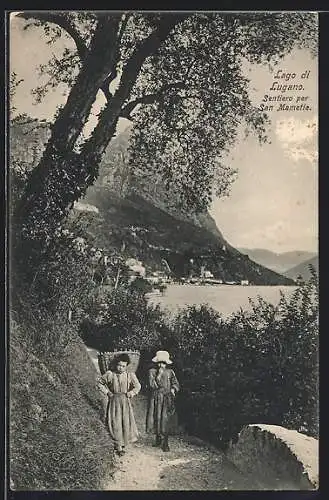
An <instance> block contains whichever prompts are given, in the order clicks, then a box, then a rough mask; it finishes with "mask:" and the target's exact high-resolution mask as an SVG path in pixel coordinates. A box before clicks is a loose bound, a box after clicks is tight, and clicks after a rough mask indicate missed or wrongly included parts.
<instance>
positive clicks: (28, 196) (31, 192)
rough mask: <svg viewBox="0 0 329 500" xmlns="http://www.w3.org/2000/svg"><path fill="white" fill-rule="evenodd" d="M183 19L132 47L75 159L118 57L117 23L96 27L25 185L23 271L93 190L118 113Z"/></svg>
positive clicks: (19, 218) (20, 214)
mask: <svg viewBox="0 0 329 500" xmlns="http://www.w3.org/2000/svg"><path fill="white" fill-rule="evenodd" d="M182 17H183V15H178V16H177V17H176V16H175V17H173V18H166V19H165V20H164V21H163V23H162V24H161V25H160V26H159V27H158V29H157V30H156V31H154V32H153V33H152V34H151V35H150V36H149V37H147V38H146V39H145V40H144V41H143V42H142V43H141V44H140V45H139V46H137V47H136V49H135V51H134V53H133V54H132V56H131V58H130V59H129V60H128V62H127V63H126V65H125V67H124V68H123V72H122V77H121V83H120V86H119V88H118V90H117V91H116V93H115V95H114V96H112V97H111V98H110V99H109V100H108V102H107V105H106V107H105V109H104V110H103V111H102V113H101V114H100V117H99V121H98V124H97V126H96V128H95V130H94V131H93V133H92V135H91V136H90V137H89V139H88V140H87V141H86V142H85V143H84V145H83V147H82V149H81V151H80V153H76V152H75V151H74V146H75V143H76V140H77V138H78V137H79V135H80V133H81V131H82V129H83V127H84V125H85V123H86V121H87V119H88V116H89V114H90V110H91V107H92V105H93V103H94V101H95V98H96V94H97V92H98V90H99V89H100V88H101V87H102V84H103V82H104V80H106V79H107V78H108V75H109V74H110V73H111V72H114V70H115V68H114V65H115V63H116V60H115V59H116V56H117V53H118V46H117V33H118V28H119V22H120V18H117V19H116V18H114V19H113V17H110V18H109V19H107V16H104V18H102V19H101V21H99V24H98V27H97V30H96V32H95V35H94V37H93V40H92V42H91V45H90V48H89V52H88V55H87V57H86V59H85V60H84V61H83V67H82V69H81V71H80V74H79V76H78V78H77V80H76V83H75V85H74V87H73V88H72V90H71V93H70V95H69V97H68V100H67V103H66V105H65V106H64V108H63V109H62V111H61V112H60V114H59V116H58V118H57V120H56V122H55V124H54V125H53V127H52V133H51V137H50V140H49V142H48V144H47V147H46V149H45V152H44V155H43V157H42V159H41V161H40V163H39V165H38V166H37V167H36V168H35V169H34V171H33V173H32V175H31V177H30V179H29V182H28V185H27V187H26V190H25V193H24V195H23V197H22V200H21V203H20V204H19V207H18V210H17V212H16V216H15V218H14V219H15V223H16V225H17V227H18V228H19V231H20V242H19V245H18V246H19V247H20V250H21V251H20V255H21V259H20V260H21V261H22V262H24V261H25V265H32V262H33V261H35V260H37V256H38V254H39V255H41V254H42V252H43V250H44V249H45V248H47V245H48V243H49V242H50V241H51V239H52V237H53V234H54V231H55V229H56V228H57V227H58V226H59V225H60V223H61V222H62V221H63V219H64V218H65V216H66V215H67V213H68V211H69V209H70V208H71V207H72V206H73V203H74V201H76V200H78V199H79V198H80V197H81V196H82V195H83V194H84V193H85V191H86V190H87V188H88V187H89V186H90V185H92V184H93V182H94V180H95V179H96V177H97V175H98V166H99V163H100V161H101V158H102V155H103V153H104V151H105V149H106V147H107V145H108V144H109V142H110V140H111V138H112V137H113V135H114V133H115V130H116V126H117V122H118V119H119V117H120V114H121V112H122V108H123V106H124V104H125V103H126V102H127V100H128V99H129V95H130V92H131V90H132V88H133V86H134V84H135V82H136V79H137V77H138V74H139V71H140V69H141V67H142V64H143V62H144V61H145V59H146V58H147V57H148V56H150V55H151V54H153V53H154V52H155V51H156V50H157V48H158V47H159V46H160V45H161V43H162V42H163V41H164V40H165V39H166V37H167V36H168V33H169V32H170V31H171V29H172V28H173V27H174V26H175V25H176V24H177V23H178V22H179V21H181V19H182ZM32 267H33V266H32Z"/></svg>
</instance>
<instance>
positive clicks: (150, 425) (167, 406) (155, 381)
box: [146, 368, 179, 436]
mask: <svg viewBox="0 0 329 500" xmlns="http://www.w3.org/2000/svg"><path fill="white" fill-rule="evenodd" d="M149 389H150V397H149V401H148V409H147V416H146V432H153V433H155V434H157V435H163V436H165V435H168V434H169V433H170V432H171V431H172V428H171V427H172V425H171V422H172V421H173V417H174V415H175V398H174V396H173V395H172V393H171V389H174V390H175V393H177V392H178V391H179V383H178V380H177V377H176V375H175V372H174V370H172V369H171V368H165V369H164V371H163V372H162V373H161V375H160V376H158V375H157V370H156V369H155V368H151V370H149Z"/></svg>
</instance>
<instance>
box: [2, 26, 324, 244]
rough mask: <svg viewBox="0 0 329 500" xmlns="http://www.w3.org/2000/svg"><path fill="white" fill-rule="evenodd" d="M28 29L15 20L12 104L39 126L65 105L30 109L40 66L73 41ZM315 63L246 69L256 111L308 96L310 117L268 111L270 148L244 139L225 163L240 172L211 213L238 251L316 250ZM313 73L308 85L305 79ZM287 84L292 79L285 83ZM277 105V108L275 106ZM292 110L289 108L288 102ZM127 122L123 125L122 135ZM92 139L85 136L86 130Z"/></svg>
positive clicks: (52, 99)
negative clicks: (51, 39) (267, 100)
mask: <svg viewBox="0 0 329 500" xmlns="http://www.w3.org/2000/svg"><path fill="white" fill-rule="evenodd" d="M24 25H25V22H24V21H23V20H21V19H18V18H13V19H12V21H11V27H10V71H15V72H16V73H17V76H18V78H22V79H23V80H24V81H23V82H22V83H21V85H20V86H19V87H18V89H17V96H16V99H15V105H16V106H17V108H18V110H19V111H20V112H21V113H23V112H24V113H27V114H28V115H30V116H32V117H35V118H39V119H42V118H44V119H51V118H52V117H53V115H54V112H55V110H56V107H57V106H58V105H60V104H63V103H65V101H66V97H65V96H63V95H62V93H61V91H60V90H56V91H54V92H50V93H48V95H47V96H46V97H45V99H44V100H43V101H42V103H41V104H39V105H35V104H33V97H32V95H31V89H32V88H35V87H37V86H38V85H40V77H39V74H38V66H39V65H40V64H44V63H46V62H47V61H48V60H49V57H50V55H51V54H52V52H55V53H58V51H59V50H61V48H62V47H63V46H64V45H65V46H68V45H69V44H70V43H71V42H70V40H69V39H65V40H62V41H59V42H57V43H56V44H55V45H47V44H46V42H45V39H44V38H43V37H42V31H41V30H40V29H36V28H33V29H29V30H25V31H24V30H23V29H22V28H23V26H24ZM317 64H318V62H317V59H311V56H310V55H309V54H308V52H307V51H301V50H299V51H297V50H295V51H294V52H292V53H291V54H290V55H289V56H286V57H285V58H284V59H282V61H281V62H280V65H279V66H276V67H275V68H274V71H272V72H271V70H270V69H269V68H268V67H267V66H260V65H246V66H245V68H244V70H245V72H246V74H247V76H248V78H250V80H251V85H250V87H251V93H250V95H251V98H252V102H253V104H254V105H255V106H259V105H260V104H261V102H262V99H263V96H264V95H265V94H267V95H271V96H275V95H285V96H288V95H289V96H290V95H293V96H297V95H299V96H305V97H307V101H305V103H306V104H308V105H309V107H310V110H309V111H279V112H278V111H275V109H276V108H277V104H276V103H274V110H273V111H268V115H269V117H270V119H271V124H270V126H269V128H268V136H269V139H270V143H269V144H265V145H259V143H258V140H257V138H255V137H254V136H252V135H249V136H248V137H247V138H244V137H243V136H241V137H240V136H239V139H238V141H237V142H236V144H235V146H234V148H233V149H232V150H231V151H230V153H229V154H228V156H227V157H226V158H224V163H226V164H227V165H230V166H231V167H233V168H234V169H237V170H238V176H237V180H236V181H235V182H234V184H233V185H232V187H231V191H230V196H228V197H225V198H221V199H215V200H214V202H213V204H212V207H211V210H210V213H211V215H212V216H213V218H214V219H215V221H216V224H217V226H218V228H219V229H220V231H221V232H222V234H223V236H224V237H225V238H226V240H227V241H229V243H230V244H231V245H233V246H235V247H238V248H241V247H244V248H264V249H268V250H272V251H274V252H277V253H281V252H286V251H293V250H303V251H310V252H317V248H318V233H317V229H318V164H317V137H318V120H317V116H318V95H317V93H318V76H317ZM278 69H280V70H281V75H282V74H283V73H286V74H288V73H292V74H293V73H295V74H296V76H295V78H290V80H289V81H286V79H285V78H281V79H275V78H274V76H275V75H276V73H277V70H278ZM305 71H309V73H308V78H307V79H306V78H305V79H301V78H300V76H301V74H302V73H304V72H305ZM287 78H288V77H287ZM273 81H276V82H278V84H286V85H289V84H296V85H300V84H302V85H303V87H304V90H303V91H301V92H292V91H288V90H286V91H285V92H278V91H272V92H269V88H270V87H271V86H272V84H273ZM102 104H103V101H102V97H101V96H100V97H99V98H98V99H97V102H96V103H95V106H94V115H93V116H92V117H91V120H90V122H89V123H88V126H87V129H89V131H90V130H91V129H92V128H93V126H95V124H96V117H95V113H96V112H97V111H98V110H99V108H100V107H101V105H102ZM271 104H272V103H271ZM288 104H289V103H288ZM127 124H128V122H127V121H126V120H122V121H121V123H120V125H119V130H124V128H125V127H126V126H127ZM87 132H88V130H87Z"/></svg>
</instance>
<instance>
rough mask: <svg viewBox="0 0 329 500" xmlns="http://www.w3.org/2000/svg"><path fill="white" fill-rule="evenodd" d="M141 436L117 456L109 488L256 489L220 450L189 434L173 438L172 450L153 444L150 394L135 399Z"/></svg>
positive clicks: (255, 485) (128, 489) (163, 489)
mask: <svg viewBox="0 0 329 500" xmlns="http://www.w3.org/2000/svg"><path fill="white" fill-rule="evenodd" d="M133 404H134V412H135V417H136V421H137V425H138V429H139V431H140V439H139V441H138V442H137V443H135V444H133V445H131V446H130V447H129V448H128V450H127V453H126V455H125V456H124V457H121V458H117V459H116V463H115V466H116V472H115V473H114V479H113V480H111V481H110V482H109V483H108V484H107V485H106V487H105V490H107V491H110V490H125V491H131V490H162V491H166V490H212V491H220V490H252V489H257V484H255V483H253V484H252V481H251V480H250V478H247V477H246V476H244V475H243V474H242V473H240V472H239V471H238V470H237V469H236V467H235V466H234V465H233V464H232V463H231V462H229V461H228V459H227V458H226V457H225V455H224V454H223V453H221V452H220V451H219V450H216V449H213V448H211V447H209V446H208V445H207V444H206V443H203V442H200V443H199V441H197V444H196V443H195V440H193V438H189V437H188V436H175V437H172V438H171V439H170V443H169V444H170V452H166V453H165V452H163V451H162V450H161V449H159V448H154V447H152V444H153V439H154V438H153V436H150V435H147V434H146V433H145V414H146V398H145V396H143V395H139V396H137V397H136V398H135V400H134V403H133Z"/></svg>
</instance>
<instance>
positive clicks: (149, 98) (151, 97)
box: [120, 82, 186, 120]
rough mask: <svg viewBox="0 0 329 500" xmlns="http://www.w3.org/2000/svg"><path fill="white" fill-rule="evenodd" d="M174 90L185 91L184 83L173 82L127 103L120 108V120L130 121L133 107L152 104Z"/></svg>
mask: <svg viewBox="0 0 329 500" xmlns="http://www.w3.org/2000/svg"><path fill="white" fill-rule="evenodd" d="M174 88H176V89H177V90H179V89H185V88H186V86H185V83H184V82H175V83H169V84H167V85H163V86H162V87H161V88H160V89H159V90H158V91H157V92H154V93H153V94H145V95H143V96H141V97H138V98H137V99H134V100H133V101H130V102H128V103H127V104H126V105H125V106H124V108H122V110H121V113H120V116H121V117H122V118H127V119H128V120H130V119H131V113H132V112H133V111H134V109H135V107H136V106H137V105H138V104H152V103H153V102H155V101H156V100H157V99H159V98H160V97H161V96H163V95H164V93H165V92H166V91H167V90H170V89H174Z"/></svg>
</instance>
